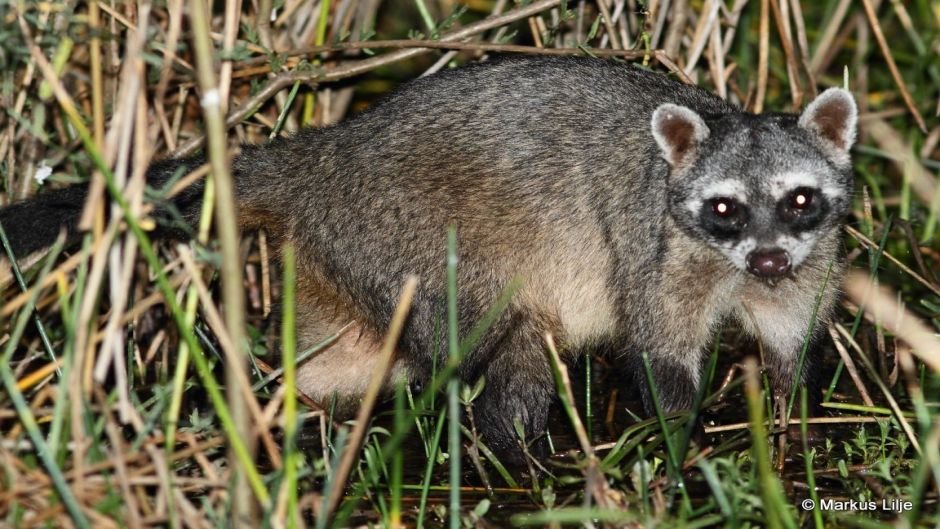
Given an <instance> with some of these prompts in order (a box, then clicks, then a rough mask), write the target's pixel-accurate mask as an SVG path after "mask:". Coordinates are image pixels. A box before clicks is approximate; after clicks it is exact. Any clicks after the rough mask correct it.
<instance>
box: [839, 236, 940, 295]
mask: <svg viewBox="0 0 940 529" xmlns="http://www.w3.org/2000/svg"><path fill="white" fill-rule="evenodd" d="M845 231H846V232H847V233H848V234H849V235H851V236H852V237H854V238H855V239H856V240H858V242H860V243H862V245H863V246H866V247H868V248H870V249H872V250H876V251H878V250H880V248H879V245H878V243H876V242H875V241H873V240H871V239H869V238H868V237H866V236H865V235H864V234H863V233H862V232H860V231H858V230H856V229H855V228H853V227H852V226H849V225H846V226H845ZM881 255H883V256H885V257H887V258H888V260H889V261H891V262H892V263H894V264H896V265H897V266H898V268H900V269H901V270H902V271H903V272H904V273H906V274H908V275H910V276H911V277H912V278H914V280H915V281H917V282H918V283H920V284H921V285H923V286H924V287H926V288H927V289H928V290H930V291H931V292H933V293H934V294H936V295H938V296H940V288H938V287H937V285H934V284H933V283H931V282H930V281H927V280H926V279H924V277H923V276H921V275H920V274H918V273H917V272H915V271H914V270H912V269H911V267H909V266H907V265H906V264H904V263H902V262H901V260H900V259H898V258H897V257H895V256H893V255H891V254H890V253H889V252H887V251H881Z"/></svg>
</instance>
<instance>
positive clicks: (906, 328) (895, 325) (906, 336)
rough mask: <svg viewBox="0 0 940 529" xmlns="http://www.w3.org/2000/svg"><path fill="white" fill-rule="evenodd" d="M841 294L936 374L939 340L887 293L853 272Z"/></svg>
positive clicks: (939, 371)
mask: <svg viewBox="0 0 940 529" xmlns="http://www.w3.org/2000/svg"><path fill="white" fill-rule="evenodd" d="M845 291H846V293H847V294H848V296H849V298H850V299H851V300H852V301H853V302H855V303H856V304H858V306H859V307H861V308H862V309H863V310H864V311H865V312H866V313H867V314H868V315H870V316H871V317H872V318H874V320H875V321H876V322H879V323H880V324H881V325H883V326H884V327H885V328H887V329H888V330H890V331H891V332H893V333H894V334H895V335H896V336H897V337H899V338H901V339H902V340H904V341H905V342H907V343H908V344H909V345H910V346H911V347H912V348H913V350H912V352H913V353H914V355H915V356H917V357H918V358H920V359H921V360H922V361H923V362H924V363H925V364H927V365H928V366H929V367H930V368H931V369H933V370H934V371H935V372H937V373H940V338H937V336H936V335H935V334H934V333H932V332H931V331H930V329H929V328H928V327H927V325H925V324H924V323H923V322H922V321H920V320H919V319H918V318H917V317H916V316H914V315H913V314H912V313H911V312H910V311H909V310H908V309H907V308H906V307H905V306H904V305H902V304H901V303H898V301H897V296H896V295H895V294H894V293H893V292H891V290H889V289H888V288H887V287H884V286H877V285H875V284H874V283H872V281H871V280H870V279H869V278H868V276H866V275H865V274H862V273H860V272H853V273H851V274H849V276H848V277H847V278H846V280H845Z"/></svg>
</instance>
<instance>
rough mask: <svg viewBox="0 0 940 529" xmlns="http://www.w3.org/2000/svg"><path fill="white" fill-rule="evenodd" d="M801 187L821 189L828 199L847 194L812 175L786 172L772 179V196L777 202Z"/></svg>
mask: <svg viewBox="0 0 940 529" xmlns="http://www.w3.org/2000/svg"><path fill="white" fill-rule="evenodd" d="M800 187H811V188H814V189H820V188H821V189H822V192H823V194H824V195H826V197H827V198H837V197H841V196H843V195H844V194H845V192H844V191H842V189H840V188H839V187H837V186H834V185H832V184H829V183H824V182H821V181H820V178H819V177H818V176H816V175H814V174H812V173H804V172H786V173H780V174H777V175H774V176H773V177H771V178H770V195H771V196H772V197H774V199H776V200H780V199H782V198H783V197H785V196H787V195H789V194H790V193H792V192H793V191H794V190H795V189H797V188H800Z"/></svg>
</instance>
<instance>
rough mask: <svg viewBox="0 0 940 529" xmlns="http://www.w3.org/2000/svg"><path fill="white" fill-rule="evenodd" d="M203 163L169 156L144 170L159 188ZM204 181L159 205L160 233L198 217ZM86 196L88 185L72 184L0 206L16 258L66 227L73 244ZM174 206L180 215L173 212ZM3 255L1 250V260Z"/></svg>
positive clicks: (44, 244)
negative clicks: (180, 222)
mask: <svg viewBox="0 0 940 529" xmlns="http://www.w3.org/2000/svg"><path fill="white" fill-rule="evenodd" d="M203 163H204V159H203V158H202V157H193V158H186V159H169V160H163V161H160V162H156V163H154V164H153V165H151V166H150V167H149V168H148V170H147V185H148V186H150V187H151V188H154V189H158V190H159V189H162V188H163V187H164V186H166V184H167V183H169V181H170V180H171V179H174V178H178V177H180V176H183V175H185V174H186V173H188V172H189V171H192V170H193V169H196V168H198V167H199V166H201V165H202V164H203ZM203 182H204V181H203V180H200V181H198V182H195V183H193V184H192V185H190V186H189V187H187V188H186V189H185V190H184V191H182V192H181V193H180V194H178V195H177V196H175V197H174V198H173V200H172V202H171V203H168V204H162V205H158V208H157V209H156V210H155V212H154V215H155V216H157V217H158V218H160V220H161V221H163V228H162V232H164V233H165V232H169V231H172V230H168V229H166V226H168V225H169V224H170V221H172V220H173V219H179V218H180V217H182V220H183V221H185V222H188V223H192V222H194V221H195V219H196V218H198V210H199V205H200V202H201V197H202V190H203V187H204V183H203ZM87 196H88V188H87V186H84V185H80V186H72V187H67V188H64V189H57V190H54V191H49V192H44V193H40V194H39V195H38V196H36V197H35V198H31V199H28V200H24V201H21V202H17V203H15V204H12V205H10V206H7V207H5V208H2V209H0V225H2V226H3V230H4V231H5V232H6V235H7V238H8V239H9V241H10V246H11V248H12V249H13V255H15V256H16V257H17V260H20V259H23V258H26V257H27V256H29V255H31V254H33V253H35V252H38V251H40V250H44V249H46V248H49V247H50V246H52V245H53V243H55V240H56V238H57V237H58V236H59V233H60V232H61V231H62V230H65V234H66V245H67V246H68V245H70V244H74V243H75V242H77V241H78V240H79V238H80V236H81V233H80V232H79V231H78V222H79V218H80V217H81V214H82V209H83V208H84V205H85V199H86V198H87ZM173 209H175V210H176V211H178V213H179V215H177V214H175V213H176V212H175V211H171V210H173ZM5 257H6V255H5V252H0V260H4V259H5Z"/></svg>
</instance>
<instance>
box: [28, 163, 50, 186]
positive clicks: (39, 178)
mask: <svg viewBox="0 0 940 529" xmlns="http://www.w3.org/2000/svg"><path fill="white" fill-rule="evenodd" d="M50 176H52V168H51V167H49V166H48V165H46V161H45V160H43V161H42V162H40V164H39V168H38V169H36V174H35V175H33V178H35V179H36V182H38V183H39V185H42V184H43V183H44V182H45V181H46V179H48V178H49V177H50Z"/></svg>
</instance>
